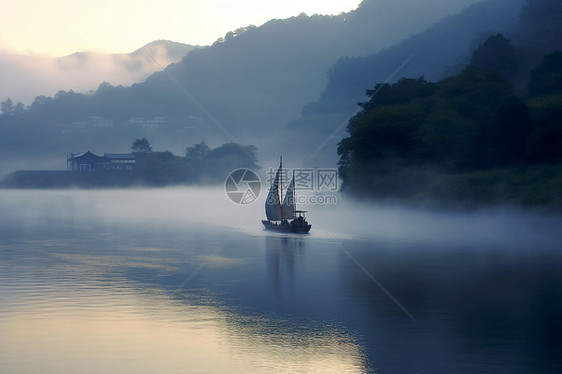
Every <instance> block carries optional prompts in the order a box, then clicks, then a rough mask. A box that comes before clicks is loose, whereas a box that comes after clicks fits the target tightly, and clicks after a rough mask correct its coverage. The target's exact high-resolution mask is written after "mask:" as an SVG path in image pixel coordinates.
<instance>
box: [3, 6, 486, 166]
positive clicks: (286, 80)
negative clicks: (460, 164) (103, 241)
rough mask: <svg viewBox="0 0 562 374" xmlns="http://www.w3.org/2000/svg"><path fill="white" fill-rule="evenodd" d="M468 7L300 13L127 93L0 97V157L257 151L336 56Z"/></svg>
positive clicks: (377, 46) (366, 49) (228, 40)
mask: <svg viewBox="0 0 562 374" xmlns="http://www.w3.org/2000/svg"><path fill="white" fill-rule="evenodd" d="M475 1H477V0H459V1H454V2H451V1H444V0H443V1H438V2H436V1H435V0H418V1H411V0H394V1H389V0H365V1H364V2H363V3H362V4H361V5H360V6H359V8H358V9H357V10H355V11H353V12H350V13H346V14H340V15H337V16H320V15H314V16H310V17H309V16H307V15H304V14H302V15H300V16H298V17H293V18H290V19H286V20H271V21H270V22H268V23H266V24H264V25H263V26H260V27H252V26H249V27H244V28H241V29H238V30H236V31H233V32H230V33H228V34H227V35H226V36H225V37H224V38H223V39H221V40H218V41H217V42H216V43H215V44H213V45H212V46H209V47H207V48H200V49H196V50H194V51H192V52H190V53H189V54H188V55H186V57H185V58H184V59H183V60H182V61H181V62H179V63H177V64H172V65H171V66H169V67H168V68H166V69H165V70H164V71H162V72H159V73H155V74H153V75H152V76H150V77H149V78H148V79H146V81H145V82H142V83H138V84H134V85H132V86H131V87H123V86H115V85H112V84H109V83H103V84H101V85H100V86H99V88H98V89H97V90H96V91H95V92H94V93H93V94H88V95H84V94H79V93H76V92H74V91H72V90H71V91H59V92H58V93H57V94H56V95H55V96H54V97H48V96H38V97H37V98H36V99H35V100H34V102H33V103H32V104H31V105H30V106H29V107H25V106H24V105H18V104H17V102H16V101H12V100H10V101H8V100H5V102H4V105H3V108H4V109H5V111H4V112H3V113H4V114H3V115H2V116H1V117H0V156H2V157H4V159H6V158H8V157H11V158H12V159H17V160H18V161H21V160H22V159H23V158H25V157H29V158H30V159H34V160H36V159H37V158H38V157H41V158H42V160H46V159H48V158H49V157H52V158H55V157H56V158H60V157H61V155H63V154H65V153H66V152H70V151H74V152H76V151H83V150H88V149H89V150H92V151H94V152H95V151H97V152H102V153H103V152H105V151H107V150H108V149H110V150H112V151H118V150H120V149H126V148H127V147H128V144H130V142H131V140H132V139H135V138H138V137H147V138H150V141H151V143H152V144H153V145H154V146H155V147H156V148H158V149H169V150H172V151H178V150H182V149H185V147H186V146H188V145H192V144H195V143H198V142H200V141H201V140H206V141H207V142H208V143H209V144H211V145H218V144H222V143H224V142H232V141H239V142H241V143H244V144H251V143H253V144H256V145H257V146H258V148H260V146H262V145H263V146H264V147H265V145H264V144H267V143H266V140H269V139H271V138H273V135H274V134H275V131H276V129H280V128H283V127H284V126H285V125H286V124H287V123H288V122H289V121H291V120H294V119H296V118H298V116H299V113H300V110H301V108H302V106H303V105H304V104H305V103H308V102H311V101H313V100H315V99H316V98H317V97H319V95H320V93H321V92H322V90H323V89H324V87H325V85H326V82H327V80H326V74H327V71H328V69H329V68H330V66H332V65H333V64H334V63H335V62H336V61H337V59H339V58H340V57H342V56H360V55H368V54H372V53H374V52H375V51H378V50H381V49H382V48H385V47H389V46H391V45H393V44H395V43H397V42H399V41H400V40H402V39H403V38H405V37H408V36H409V35H412V34H415V33H417V32H420V31H422V30H424V29H426V28H427V27H429V26H430V25H431V24H433V23H434V22H436V21H438V20H439V19H441V18H442V17H444V16H446V15H448V14H451V13H454V12H457V11H459V10H460V9H461V8H462V6H463V5H465V4H468V3H472V2H475ZM389 30H392V31H391V32H390V31H389ZM77 79H78V78H77ZM23 150H25V152H23ZM274 152H276V153H277V151H274Z"/></svg>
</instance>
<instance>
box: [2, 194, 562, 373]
mask: <svg viewBox="0 0 562 374" xmlns="http://www.w3.org/2000/svg"><path fill="white" fill-rule="evenodd" d="M262 197H263V196H262ZM308 209H309V210H310V221H311V223H312V225H313V229H312V231H311V234H309V235H287V234H285V235H281V234H275V233H268V232H265V231H263V230H262V228H261V227H260V219H261V218H262V215H263V213H262V211H263V205H262V202H261V201H260V202H257V203H256V204H253V205H252V206H245V207H240V206H236V205H234V204H232V203H231V202H230V201H229V200H228V199H227V198H226V196H225V195H224V193H223V192H222V191H221V190H219V189H216V190H214V189H211V190H203V189H201V190H200V189H188V188H179V189H162V190H159V189H155V190H116V191H115V190H114V191H15V190H3V191H2V190H0V372H1V373H39V372H40V373H100V372H103V373H155V372H161V373H226V372H228V373H248V372H252V373H331V372H333V373H371V372H377V373H483V372H485V373H506V372H509V373H528V372H543V373H546V372H552V373H558V372H560V370H562V360H561V359H560V358H559V352H562V318H561V316H562V270H561V269H562V245H561V244H560V243H561V241H560V240H561V239H562V234H560V233H559V231H561V230H560V227H561V225H560V223H561V222H562V221H561V220H560V219H559V218H556V217H541V216H539V215H532V214H523V213H518V212H514V211H512V210H511V211H508V210H503V211H500V210H496V211H494V212H480V213H470V214H454V213H440V214H438V213H427V212H424V211H421V210H417V211H414V210H407V209H401V208H397V207H383V206H379V207H368V208H360V207H357V206H353V204H352V203H351V202H346V201H345V200H342V199H340V200H338V205H337V206H332V207H308Z"/></svg>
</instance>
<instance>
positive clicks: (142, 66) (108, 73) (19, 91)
mask: <svg viewBox="0 0 562 374" xmlns="http://www.w3.org/2000/svg"><path fill="white" fill-rule="evenodd" d="M195 48H196V47H195V46H192V45H188V44H183V43H177V42H172V41H168V40H157V41H153V42H151V43H149V44H147V45H145V46H143V47H141V48H139V49H137V50H135V51H134V52H131V53H118V54H104V53H95V52H77V53H73V54H70V55H67V56H63V57H57V58H50V57H45V56H25V55H16V54H10V53H0V78H1V81H2V85H1V86H0V99H1V100H4V99H6V98H8V97H9V98H11V99H12V101H14V102H18V101H21V102H23V103H24V104H26V105H27V104H31V102H32V101H33V99H34V98H35V97H36V96H39V95H46V96H51V95H54V94H55V93H57V92H58V91H59V90H73V91H76V92H83V93H87V92H91V91H93V90H95V89H96V88H97V87H98V86H99V85H100V83H102V82H109V83H111V84H112V85H131V84H133V83H137V82H140V81H142V80H144V79H146V78H147V77H148V76H150V75H151V74H152V73H154V72H155V71H159V70H162V69H163V68H164V67H166V66H168V65H169V64H170V63H173V62H178V61H180V60H181V59H182V58H183V57H184V56H185V55H186V54H187V53H188V52H190V51H192V50H193V49H195Z"/></svg>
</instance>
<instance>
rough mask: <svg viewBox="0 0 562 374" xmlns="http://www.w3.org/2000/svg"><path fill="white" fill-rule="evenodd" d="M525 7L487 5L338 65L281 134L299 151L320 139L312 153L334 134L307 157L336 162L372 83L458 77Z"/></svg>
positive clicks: (514, 2) (504, 0) (506, 1)
mask: <svg viewBox="0 0 562 374" xmlns="http://www.w3.org/2000/svg"><path fill="white" fill-rule="evenodd" d="M525 2H526V0H488V1H483V2H480V3H476V4H474V5H471V6H469V7H467V8H466V9H465V10H463V11H462V12H460V13H458V14H455V15H450V16H448V17H446V18H444V19H442V20H440V21H439V22H437V23H436V24H434V25H433V26H431V27H430V28H428V29H427V30H425V31H423V32H421V33H419V34H417V35H413V36H411V37H409V38H407V39H404V40H403V41H401V42H400V43H398V44H395V45H393V46H391V47H389V48H386V49H384V50H382V51H379V52H377V53H374V54H371V55H366V56H359V57H344V58H341V59H339V60H338V62H337V63H336V64H335V65H333V66H332V67H331V69H330V71H329V73H328V83H327V86H326V88H325V90H324V92H323V93H322V94H321V96H320V97H319V99H318V100H317V101H315V102H311V103H309V104H307V105H305V106H304V107H303V110H302V113H301V114H302V115H301V118H300V119H298V120H296V121H294V122H292V123H291V124H289V125H288V130H287V131H286V133H297V134H299V135H300V137H299V138H297V139H295V138H291V139H290V143H291V144H293V145H295V143H298V142H299V141H300V142H301V144H302V145H301V147H302V148H305V149H310V147H311V144H310V141H309V142H307V143H306V144H304V142H302V139H314V138H316V137H318V135H319V134H322V136H320V139H321V140H320V141H318V142H316V143H314V145H313V147H314V148H315V149H316V147H319V146H321V145H322V144H321V142H322V141H324V140H327V136H328V135H329V134H330V133H333V132H334V131H336V130H337V129H338V128H339V131H338V132H337V134H333V135H335V137H334V138H333V139H331V140H330V142H329V144H325V147H326V148H327V149H324V152H322V153H318V154H314V155H312V157H313V158H316V160H317V161H319V160H318V159H327V158H331V160H332V161H333V160H335V159H336V157H337V156H336V154H335V153H334V152H333V150H334V149H335V146H336V144H337V142H338V141H339V140H340V139H341V138H342V137H343V136H345V124H346V121H347V119H348V118H349V117H350V116H351V115H352V114H353V113H354V111H355V110H357V109H358V107H357V103H358V102H361V101H364V100H365V99H366V96H365V91H366V90H367V89H371V88H373V87H374V85H375V83H381V82H395V81H397V80H398V79H400V78H401V77H409V78H418V77H420V76H424V77H425V78H426V79H428V80H430V81H435V80H439V79H443V78H445V77H446V76H449V75H451V74H453V73H457V72H459V71H460V70H462V69H463V68H464V67H466V65H467V64H468V59H469V57H468V56H470V55H471V53H472V50H474V49H475V48H476V46H477V45H478V43H479V42H482V41H483V40H484V39H485V38H487V37H488V36H489V35H490V34H495V33H498V32H504V33H505V32H509V31H510V30H512V29H513V28H514V27H515V25H516V24H517V21H518V15H519V13H520V9H521V7H522V5H523V4H524V3H525ZM303 135H304V136H303ZM302 148H301V149H302ZM326 152H330V154H327V153H326ZM316 160H315V161H316Z"/></svg>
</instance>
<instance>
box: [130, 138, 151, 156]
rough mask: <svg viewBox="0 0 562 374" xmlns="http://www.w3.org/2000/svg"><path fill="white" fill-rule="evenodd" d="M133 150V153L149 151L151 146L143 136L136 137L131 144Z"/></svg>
mask: <svg viewBox="0 0 562 374" xmlns="http://www.w3.org/2000/svg"><path fill="white" fill-rule="evenodd" d="M131 149H132V150H133V152H135V153H150V152H152V147H151V146H150V143H149V142H148V140H146V139H145V138H142V139H137V140H135V141H134V142H133V146H132V147H131Z"/></svg>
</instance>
